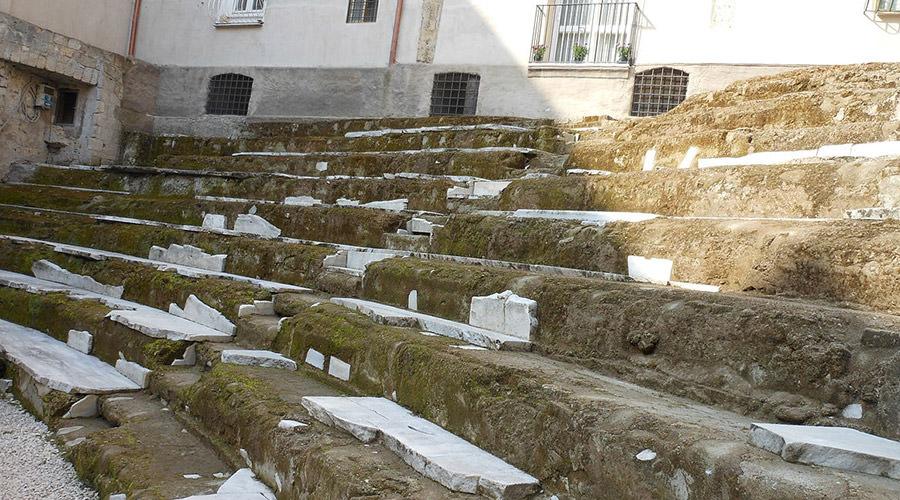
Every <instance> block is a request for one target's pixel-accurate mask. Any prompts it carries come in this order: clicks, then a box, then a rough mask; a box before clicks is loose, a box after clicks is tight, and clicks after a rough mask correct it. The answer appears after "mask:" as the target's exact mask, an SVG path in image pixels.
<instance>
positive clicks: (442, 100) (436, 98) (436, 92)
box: [431, 73, 481, 116]
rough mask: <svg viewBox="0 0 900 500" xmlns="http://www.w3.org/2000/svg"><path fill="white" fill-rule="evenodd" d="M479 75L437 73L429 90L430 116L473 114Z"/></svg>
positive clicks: (476, 105) (475, 108)
mask: <svg viewBox="0 0 900 500" xmlns="http://www.w3.org/2000/svg"><path fill="white" fill-rule="evenodd" d="M480 84H481V77H480V76H478V75H474V74H471V73H438V74H436V75H434V87H433V88H432V90H431V116H449V115H474V114H475V112H476V110H477V108H478V87H479V85H480Z"/></svg>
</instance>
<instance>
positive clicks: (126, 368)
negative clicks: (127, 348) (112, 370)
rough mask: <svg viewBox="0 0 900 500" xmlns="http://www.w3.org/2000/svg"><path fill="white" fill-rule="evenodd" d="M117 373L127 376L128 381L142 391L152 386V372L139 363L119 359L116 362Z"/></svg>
mask: <svg viewBox="0 0 900 500" xmlns="http://www.w3.org/2000/svg"><path fill="white" fill-rule="evenodd" d="M116 371H118V372H119V373H121V374H122V375H125V376H126V377H127V378H128V380H131V381H132V382H134V383H135V384H137V385H138V386H140V388H141V389H146V388H147V386H148V385H149V384H150V373H151V371H150V370H148V369H146V368H144V367H143V366H141V365H139V364H137V363H134V362H131V361H126V360H124V359H118V360H116Z"/></svg>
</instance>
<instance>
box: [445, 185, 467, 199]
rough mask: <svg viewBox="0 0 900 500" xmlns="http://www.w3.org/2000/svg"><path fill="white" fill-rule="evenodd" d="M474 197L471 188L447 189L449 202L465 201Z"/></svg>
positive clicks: (457, 187) (456, 187)
mask: <svg viewBox="0 0 900 500" xmlns="http://www.w3.org/2000/svg"><path fill="white" fill-rule="evenodd" d="M470 196H472V188H471V187H461V186H454V187H451V188H448V189H447V199H448V200H464V199H466V198H469V197H470Z"/></svg>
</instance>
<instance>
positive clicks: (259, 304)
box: [253, 300, 275, 316]
mask: <svg viewBox="0 0 900 500" xmlns="http://www.w3.org/2000/svg"><path fill="white" fill-rule="evenodd" d="M253 306H254V307H255V308H256V314H257V315H259V316H275V302H274V301H272V300H254V301H253Z"/></svg>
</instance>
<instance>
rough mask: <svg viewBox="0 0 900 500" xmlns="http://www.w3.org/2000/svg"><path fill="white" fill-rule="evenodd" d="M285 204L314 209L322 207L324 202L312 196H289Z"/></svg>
mask: <svg viewBox="0 0 900 500" xmlns="http://www.w3.org/2000/svg"><path fill="white" fill-rule="evenodd" d="M284 204H285V205H288V206H292V207H314V206H316V205H321V204H322V200H320V199H317V198H313V197H312V196H288V197H287V198H285V199H284Z"/></svg>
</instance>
